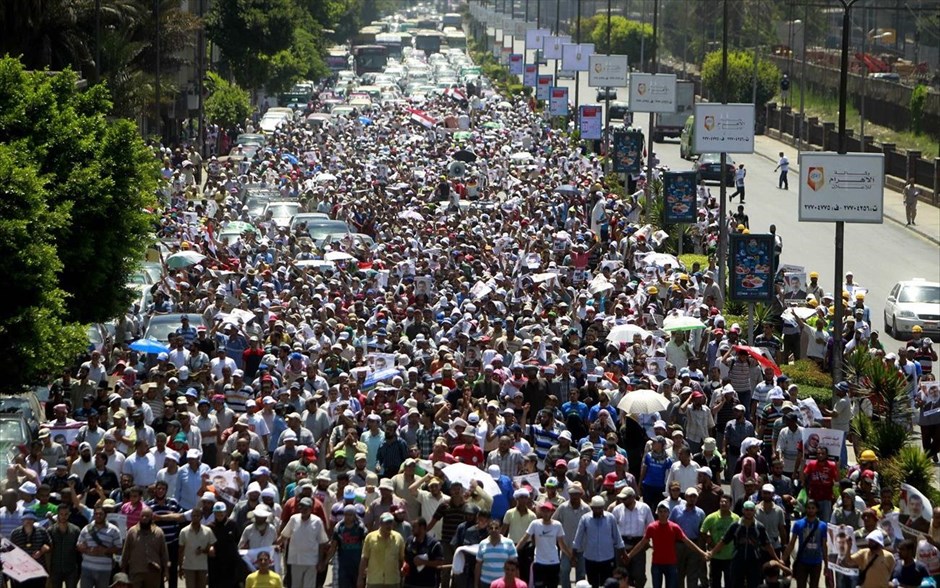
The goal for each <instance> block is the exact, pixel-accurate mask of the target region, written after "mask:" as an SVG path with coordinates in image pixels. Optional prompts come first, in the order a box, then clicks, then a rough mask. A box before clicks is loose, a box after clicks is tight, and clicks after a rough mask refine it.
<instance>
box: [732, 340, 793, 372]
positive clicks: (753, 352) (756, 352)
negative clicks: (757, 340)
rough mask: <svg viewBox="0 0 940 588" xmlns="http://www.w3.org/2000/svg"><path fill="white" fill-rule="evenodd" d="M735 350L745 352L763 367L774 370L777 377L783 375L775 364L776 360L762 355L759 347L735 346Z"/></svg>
mask: <svg viewBox="0 0 940 588" xmlns="http://www.w3.org/2000/svg"><path fill="white" fill-rule="evenodd" d="M734 350H735V351H744V352H745V353H747V354H748V355H750V356H751V357H753V358H754V360H755V361H757V363H759V364H760V365H761V366H762V367H769V368H770V369H772V370H773V371H774V375H775V376H779V375H780V374H782V373H783V372H782V371H780V368H779V367H777V364H776V363H774V360H772V359H770V358H769V357H767V356H765V355H764V354H763V353H761V350H760V349H758V348H757V347H751V346H749V345H735V346H734Z"/></svg>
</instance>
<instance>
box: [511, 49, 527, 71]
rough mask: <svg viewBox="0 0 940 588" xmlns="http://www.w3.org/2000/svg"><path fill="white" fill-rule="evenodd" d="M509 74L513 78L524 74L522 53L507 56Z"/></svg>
mask: <svg viewBox="0 0 940 588" xmlns="http://www.w3.org/2000/svg"><path fill="white" fill-rule="evenodd" d="M509 73H510V74H512V75H514V76H521V75H523V74H525V56H524V55H523V54H522V53H510V54H509Z"/></svg>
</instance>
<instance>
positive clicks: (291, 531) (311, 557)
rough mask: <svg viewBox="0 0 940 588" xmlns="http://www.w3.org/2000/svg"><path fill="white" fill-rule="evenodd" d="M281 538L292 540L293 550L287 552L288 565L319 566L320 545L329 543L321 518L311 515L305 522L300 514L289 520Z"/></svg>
mask: <svg viewBox="0 0 940 588" xmlns="http://www.w3.org/2000/svg"><path fill="white" fill-rule="evenodd" d="M281 536H283V537H287V538H288V539H290V543H291V549H289V550H288V552H287V563H288V565H300V566H315V565H317V564H318V563H319V562H320V545H322V544H323V543H327V542H328V541H329V538H328V537H327V536H326V530H325V529H324V528H323V521H321V520H320V517H316V516H313V515H310V517H309V518H308V519H307V520H306V521H305V520H303V515H301V514H299V513H298V514H295V515H293V516H291V518H290V519H288V521H287V524H286V525H284V529H283V530H282V531H281Z"/></svg>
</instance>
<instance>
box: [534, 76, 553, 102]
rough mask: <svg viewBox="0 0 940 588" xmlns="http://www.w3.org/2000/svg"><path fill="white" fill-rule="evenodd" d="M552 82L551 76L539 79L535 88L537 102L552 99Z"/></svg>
mask: <svg viewBox="0 0 940 588" xmlns="http://www.w3.org/2000/svg"><path fill="white" fill-rule="evenodd" d="M552 81H553V80H552V75H551V74H546V75H540V76H539V77H538V85H537V86H536V87H535V99H536V100H548V99H549V98H550V97H551V90H552Z"/></svg>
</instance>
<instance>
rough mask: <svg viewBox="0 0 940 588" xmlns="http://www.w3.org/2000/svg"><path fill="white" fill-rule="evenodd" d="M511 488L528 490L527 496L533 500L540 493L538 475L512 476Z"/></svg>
mask: <svg viewBox="0 0 940 588" xmlns="http://www.w3.org/2000/svg"><path fill="white" fill-rule="evenodd" d="M512 482H513V484H512V485H513V486H515V487H516V488H519V489H521V490H528V491H529V496H530V497H531V498H532V499H533V500H535V498H536V497H537V496H538V495H539V492H541V491H542V481H541V480H540V479H539V475H538V474H525V475H523V476H514V477H513V479H512Z"/></svg>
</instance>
